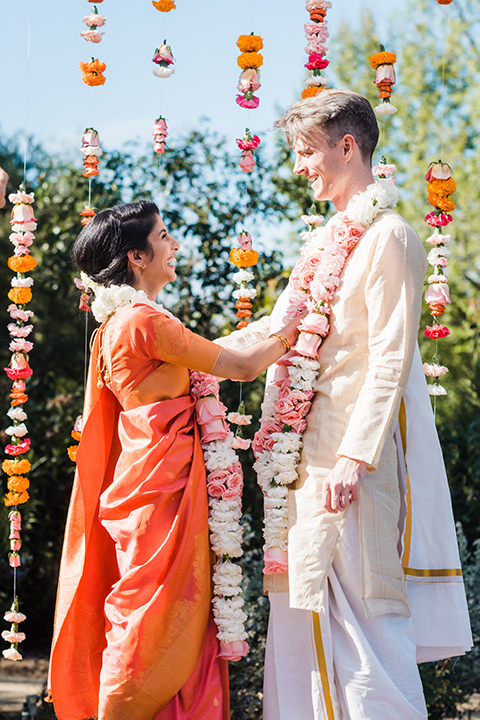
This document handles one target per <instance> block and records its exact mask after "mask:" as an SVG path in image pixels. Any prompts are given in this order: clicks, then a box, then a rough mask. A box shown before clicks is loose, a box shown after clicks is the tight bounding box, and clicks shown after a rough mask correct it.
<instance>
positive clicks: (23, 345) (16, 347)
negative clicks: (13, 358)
mask: <svg viewBox="0 0 480 720" xmlns="http://www.w3.org/2000/svg"><path fill="white" fill-rule="evenodd" d="M8 348H9V350H10V352H26V353H28V352H30V350H31V349H32V348H33V343H32V342H29V341H28V340H24V339H23V338H19V339H18V340H12V342H11V343H10V345H9V346H8Z"/></svg>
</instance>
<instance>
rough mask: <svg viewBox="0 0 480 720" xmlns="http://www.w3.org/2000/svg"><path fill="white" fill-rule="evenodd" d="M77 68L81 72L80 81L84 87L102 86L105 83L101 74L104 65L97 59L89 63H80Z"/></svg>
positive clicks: (104, 67)
mask: <svg viewBox="0 0 480 720" xmlns="http://www.w3.org/2000/svg"><path fill="white" fill-rule="evenodd" d="M78 67H79V68H80V70H81V71H82V80H83V82H84V83H85V85H90V86H94V85H103V84H104V83H105V80H106V78H105V76H104V75H103V74H102V73H103V72H104V70H105V69H106V67H107V66H106V65H105V63H103V62H100V61H99V60H98V58H97V59H96V60H92V61H91V62H81V63H79V65H78Z"/></svg>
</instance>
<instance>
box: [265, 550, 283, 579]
mask: <svg viewBox="0 0 480 720" xmlns="http://www.w3.org/2000/svg"><path fill="white" fill-rule="evenodd" d="M263 559H264V563H265V567H264V569H263V572H264V574H265V575H284V574H286V573H288V552H287V551H286V550H281V549H280V548H267V549H266V550H265V554H264V558H263Z"/></svg>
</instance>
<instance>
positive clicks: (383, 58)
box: [368, 50, 397, 70]
mask: <svg viewBox="0 0 480 720" xmlns="http://www.w3.org/2000/svg"><path fill="white" fill-rule="evenodd" d="M368 59H369V62H370V66H371V67H372V68H373V69H374V70H376V69H377V67H378V66H379V65H393V64H394V63H395V62H396V61H397V56H396V54H395V53H392V52H386V51H385V50H382V52H378V53H373V55H372V56H371V57H369V58H368Z"/></svg>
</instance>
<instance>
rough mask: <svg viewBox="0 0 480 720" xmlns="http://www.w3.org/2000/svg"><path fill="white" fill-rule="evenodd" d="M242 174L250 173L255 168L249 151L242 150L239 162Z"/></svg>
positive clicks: (253, 159)
mask: <svg viewBox="0 0 480 720" xmlns="http://www.w3.org/2000/svg"><path fill="white" fill-rule="evenodd" d="M239 165H240V167H241V168H242V171H243V172H246V173H251V172H252V171H253V168H254V167H255V158H254V157H253V152H252V151H251V150H244V151H243V153H242V157H241V159H240V162H239Z"/></svg>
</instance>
